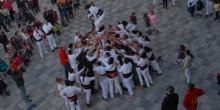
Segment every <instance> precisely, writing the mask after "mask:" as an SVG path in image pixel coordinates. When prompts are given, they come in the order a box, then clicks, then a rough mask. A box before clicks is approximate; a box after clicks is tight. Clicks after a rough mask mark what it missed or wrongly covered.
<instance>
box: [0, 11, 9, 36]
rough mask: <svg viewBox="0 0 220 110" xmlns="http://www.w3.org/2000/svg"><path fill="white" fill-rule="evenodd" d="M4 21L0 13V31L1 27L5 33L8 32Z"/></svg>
mask: <svg viewBox="0 0 220 110" xmlns="http://www.w3.org/2000/svg"><path fill="white" fill-rule="evenodd" d="M4 22H5V20H4V15H3V14H2V13H0V29H1V26H2V27H3V28H4V30H5V31H6V32H10V31H9V30H8V29H7V27H6V26H5V23H4Z"/></svg>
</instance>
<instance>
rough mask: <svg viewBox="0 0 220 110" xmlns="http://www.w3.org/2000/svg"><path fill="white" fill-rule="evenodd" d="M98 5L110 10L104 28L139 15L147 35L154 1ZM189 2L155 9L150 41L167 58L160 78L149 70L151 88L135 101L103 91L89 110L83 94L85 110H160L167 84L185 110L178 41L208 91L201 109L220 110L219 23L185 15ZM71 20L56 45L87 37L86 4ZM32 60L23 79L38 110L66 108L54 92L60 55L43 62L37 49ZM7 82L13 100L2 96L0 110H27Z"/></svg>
mask: <svg viewBox="0 0 220 110" xmlns="http://www.w3.org/2000/svg"><path fill="white" fill-rule="evenodd" d="M39 2H40V7H41V10H42V11H43V7H45V6H47V7H49V8H53V9H55V10H57V7H56V6H52V4H51V2H50V0H39ZM94 2H95V4H96V6H98V7H100V8H102V9H104V10H105V11H106V17H105V20H106V24H111V25H115V24H116V22H117V21H122V20H129V16H130V14H131V12H136V16H137V22H138V28H139V29H140V30H141V31H143V32H144V21H143V19H142V18H143V14H144V13H145V12H149V11H150V5H151V4H152V1H150V0H95V1H94ZM186 2H187V1H186V0H184V1H183V0H177V3H176V6H175V7H173V6H172V4H171V1H170V2H169V4H168V5H169V6H168V10H163V9H162V6H157V7H156V9H155V14H156V16H157V18H158V27H159V31H160V33H158V34H156V33H154V34H153V35H152V36H150V39H151V45H152V47H153V49H154V52H155V54H156V56H159V55H161V56H162V57H163V59H164V62H162V63H160V66H161V68H162V70H163V73H164V74H163V75H162V76H156V75H155V73H154V72H151V74H152V77H153V81H154V85H153V86H152V87H151V88H148V89H147V88H145V89H138V88H136V89H135V97H134V98H131V99H130V98H128V92H127V91H124V94H123V96H119V95H116V96H115V98H114V99H109V100H108V101H104V100H102V98H101V91H99V92H98V93H96V94H94V95H92V97H91V99H92V105H93V106H92V107H91V108H87V107H86V106H85V105H86V104H85V96H84V94H83V95H81V96H80V97H79V100H80V105H81V108H82V110H160V107H161V103H162V100H163V97H164V96H165V88H166V86H168V85H173V86H174V87H175V90H176V92H177V93H178V94H179V95H180V100H179V107H178V108H179V110H184V108H183V105H182V103H183V99H184V95H185V93H186V89H187V85H186V84H184V81H185V75H184V73H183V69H182V68H181V67H180V66H179V65H177V64H175V59H176V57H177V52H178V44H180V43H183V44H185V46H186V48H187V49H190V50H191V52H192V53H193V54H194V56H195V59H194V61H193V67H192V71H191V73H192V82H194V83H195V84H196V86H197V87H199V88H202V89H204V90H205V95H204V96H202V97H200V98H199V106H198V110H220V105H219V104H220V96H219V95H217V94H216V93H217V91H218V89H220V87H218V86H217V84H216V73H217V72H219V71H220V69H219V65H220V63H219V62H220V56H219V53H220V38H219V37H220V31H219V30H220V23H219V22H217V21H214V20H213V19H214V16H212V17H208V18H205V17H204V16H203V17H197V16H196V17H193V18H192V17H190V16H189V14H188V13H187V11H186ZM14 5H15V4H14ZM81 5H83V3H81ZM203 11H205V10H203ZM203 13H204V12H203ZM37 18H38V19H40V20H42V14H39V15H37ZM71 21H72V23H71V24H70V25H68V27H64V28H61V30H62V36H60V37H56V42H57V44H59V43H60V42H65V43H67V44H68V43H70V42H73V38H74V36H75V32H76V31H80V32H81V33H83V34H85V33H86V32H88V31H90V30H91V24H90V21H89V20H88V18H87V12H86V11H85V10H84V6H80V10H78V11H77V12H76V13H75V18H74V19H73V20H71ZM14 25H15V24H14ZM15 30H18V29H17V27H16V26H15V28H13V32H10V33H8V37H11V36H12V34H13V33H14V31H15ZM144 34H146V33H145V32H144ZM46 44H47V49H48V50H50V49H49V45H48V42H47V41H46ZM0 49H1V50H0V51H1V54H0V57H1V58H3V59H4V60H6V58H5V53H4V52H3V47H2V46H1V47H0ZM31 60H32V62H31V64H30V65H29V67H28V68H27V71H26V72H25V73H24V79H25V87H26V90H27V93H28V94H29V95H30V97H31V99H32V100H33V102H32V103H33V104H36V105H37V107H36V108H35V110H65V109H66V108H65V105H64V102H63V100H62V98H60V97H57V96H56V93H55V91H54V87H55V86H56V82H55V77H63V78H64V68H63V66H62V65H61V64H60V61H59V57H58V51H55V52H54V53H52V52H49V54H48V55H47V56H46V58H45V59H44V60H43V59H41V58H40V56H39V52H38V49H37V47H36V46H35V50H34V56H33V57H32V59H31ZM5 81H6V83H7V84H8V89H9V90H10V91H11V96H10V97H2V96H1V97H0V110H25V109H26V108H27V107H28V106H29V105H30V104H26V103H25V102H23V101H22V99H21V96H20V92H19V90H18V88H17V87H16V85H15V82H14V81H12V80H11V78H6V79H5Z"/></svg>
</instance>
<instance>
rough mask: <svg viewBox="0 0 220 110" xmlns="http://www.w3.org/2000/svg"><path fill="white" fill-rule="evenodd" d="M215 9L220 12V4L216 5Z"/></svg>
mask: <svg viewBox="0 0 220 110" xmlns="http://www.w3.org/2000/svg"><path fill="white" fill-rule="evenodd" d="M213 7H214V10H215V11H219V10H220V3H218V4H214V5H213Z"/></svg>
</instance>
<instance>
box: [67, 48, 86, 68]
mask: <svg viewBox="0 0 220 110" xmlns="http://www.w3.org/2000/svg"><path fill="white" fill-rule="evenodd" d="M81 51H82V49H81V48H79V50H78V52H77V53H73V54H72V55H69V54H68V55H67V56H68V58H69V62H70V66H71V67H72V68H74V67H75V66H76V65H77V61H76V58H77V57H78V56H79V54H80V53H81Z"/></svg>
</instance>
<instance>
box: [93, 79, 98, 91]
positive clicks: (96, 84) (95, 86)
mask: <svg viewBox="0 0 220 110" xmlns="http://www.w3.org/2000/svg"><path fill="white" fill-rule="evenodd" d="M98 88H99V79H98V78H95V84H94V89H96V90H97V89H98Z"/></svg>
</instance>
